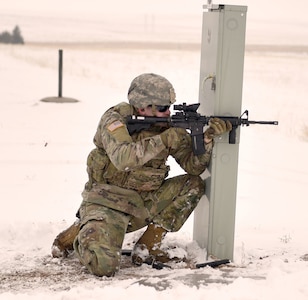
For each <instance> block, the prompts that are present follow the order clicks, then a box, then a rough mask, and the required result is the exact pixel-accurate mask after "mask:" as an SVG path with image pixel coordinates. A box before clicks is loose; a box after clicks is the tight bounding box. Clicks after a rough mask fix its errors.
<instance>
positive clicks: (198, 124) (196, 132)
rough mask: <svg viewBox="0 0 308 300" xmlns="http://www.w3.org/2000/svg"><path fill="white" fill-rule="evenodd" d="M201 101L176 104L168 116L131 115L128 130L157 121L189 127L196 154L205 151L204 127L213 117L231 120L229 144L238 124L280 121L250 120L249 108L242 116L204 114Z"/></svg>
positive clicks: (267, 123) (142, 127)
mask: <svg viewBox="0 0 308 300" xmlns="http://www.w3.org/2000/svg"><path fill="white" fill-rule="evenodd" d="M199 106H200V103H195V104H190V105H186V103H185V102H184V103H183V104H179V105H174V110H176V111H177V112H176V113H175V114H174V115H171V116H170V117H168V118H159V117H145V116H136V115H130V116H128V117H127V119H126V125H127V129H128V132H129V133H130V134H133V133H135V132H140V131H141V130H145V129H148V128H150V126H151V125H153V124H156V123H166V124H168V125H169V126H171V127H180V128H184V129H188V130H189V131H190V135H191V138H192V145H193V152H194V154H195V155H200V154H204V153H205V147H204V136H203V127H204V126H205V125H208V123H209V120H210V119H211V118H219V119H222V120H224V121H227V120H228V121H230V123H231V124H232V130H231V131H230V132H229V144H235V140H236V129H237V127H238V126H240V125H242V126H249V125H250V124H263V125H278V121H250V120H248V110H245V111H244V113H243V114H242V115H241V116H240V117H229V116H209V117H207V116H202V115H200V114H199V113H198V112H197V109H198V108H199Z"/></svg>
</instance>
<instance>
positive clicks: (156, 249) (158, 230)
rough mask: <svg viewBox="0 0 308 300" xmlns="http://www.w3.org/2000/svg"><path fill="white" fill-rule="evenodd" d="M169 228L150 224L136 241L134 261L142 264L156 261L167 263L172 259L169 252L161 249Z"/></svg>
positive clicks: (133, 252)
mask: <svg viewBox="0 0 308 300" xmlns="http://www.w3.org/2000/svg"><path fill="white" fill-rule="evenodd" d="M166 234H167V230H166V229H164V228H162V227H160V226H159V225H155V224H150V225H148V228H147V229H146V231H145V232H144V233H143V235H142V236H141V237H140V239H139V240H138V241H137V242H136V244H135V246H134V249H133V251H132V261H133V263H134V264H136V265H138V266H140V265H142V264H143V263H147V264H152V263H153V262H154V261H159V262H161V263H166V262H168V261H170V260H174V259H173V258H172V259H171V258H170V257H169V255H168V253H167V252H165V251H163V250H161V249H160V247H161V243H162V240H163V238H164V237H165V235H166Z"/></svg>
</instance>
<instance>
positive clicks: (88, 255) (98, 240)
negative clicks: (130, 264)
mask: <svg viewBox="0 0 308 300" xmlns="http://www.w3.org/2000/svg"><path fill="white" fill-rule="evenodd" d="M100 227H101V224H100V222H97V221H90V222H88V223H87V224H86V225H85V226H84V227H83V228H82V229H81V230H80V232H79V235H78V236H77V238H76V239H75V241H74V250H75V252H76V255H77V256H78V258H79V260H80V262H81V263H82V264H83V265H84V266H85V267H86V268H87V269H88V271H89V272H90V273H92V274H94V275H96V276H108V277H110V276H113V275H114V274H115V273H116V271H118V269H119V266H120V260H121V253H120V250H119V249H117V248H116V247H112V245H111V244H110V243H108V238H106V235H104V234H103V230H102V229H101V228H100Z"/></svg>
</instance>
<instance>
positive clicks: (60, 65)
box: [58, 49, 63, 98]
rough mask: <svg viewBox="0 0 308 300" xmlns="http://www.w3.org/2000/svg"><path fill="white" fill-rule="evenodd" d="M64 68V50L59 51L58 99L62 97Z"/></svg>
mask: <svg viewBox="0 0 308 300" xmlns="http://www.w3.org/2000/svg"><path fill="white" fill-rule="evenodd" d="M62 68H63V50H62V49H59V92H58V97H59V98H61V97H62Z"/></svg>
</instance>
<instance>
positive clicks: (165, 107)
mask: <svg viewBox="0 0 308 300" xmlns="http://www.w3.org/2000/svg"><path fill="white" fill-rule="evenodd" d="M155 108H156V110H157V111H159V112H165V111H167V110H168V109H169V108H170V105H155Z"/></svg>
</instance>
